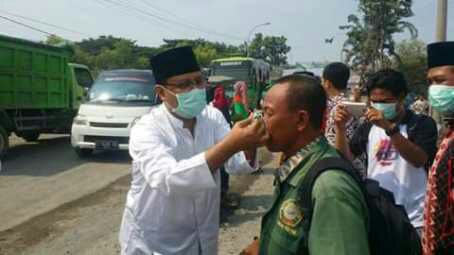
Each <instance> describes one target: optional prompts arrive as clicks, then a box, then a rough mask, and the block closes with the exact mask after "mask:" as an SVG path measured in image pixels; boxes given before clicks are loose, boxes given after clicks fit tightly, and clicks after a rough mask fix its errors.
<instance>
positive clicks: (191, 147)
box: [120, 104, 253, 255]
mask: <svg viewBox="0 0 454 255" xmlns="http://www.w3.org/2000/svg"><path fill="white" fill-rule="evenodd" d="M229 131H230V127H229V125H228V124H227V122H226V121H225V119H224V117H223V115H222V113H221V112H220V111H218V110H217V109H215V108H213V107H210V106H207V107H206V108H205V109H204V111H203V112H202V113H201V114H200V115H199V116H197V121H196V125H195V128H194V136H192V134H191V133H190V131H189V130H188V129H185V128H183V122H182V121H181V120H179V119H177V118H175V117H174V116H173V115H172V114H171V113H170V112H169V111H168V109H167V108H166V107H165V106H164V104H162V105H160V106H157V107H155V108H153V109H152V110H151V112H150V113H149V114H147V115H145V116H144V117H142V119H141V120H140V121H138V122H137V124H136V125H135V126H134V128H133V129H132V131H131V136H130V154H131V156H132V159H133V165H132V182H131V188H130V190H129V192H128V195H127V199H126V206H125V211H124V215H123V220H122V225H121V230H120V244H121V249H122V254H128V255H132V254H134V255H135V254H166V255H167V254H185V255H186V254H189V255H192V254H203V255H205V254H207V255H211V254H217V247H218V231H219V207H220V176H219V172H218V171H217V172H216V173H215V174H212V173H211V171H210V169H209V168H208V165H207V162H206V159H205V151H206V150H207V149H208V148H210V147H212V146H213V145H214V144H216V143H217V142H219V141H220V140H221V139H223V138H224V137H225V136H226V134H227V133H228V132H229ZM225 168H226V170H227V171H228V172H229V173H240V172H251V171H253V169H252V168H251V167H250V166H249V164H248V162H247V161H246V158H245V156H244V153H238V154H235V155H234V156H233V157H232V158H230V159H229V160H228V162H226V164H225Z"/></svg>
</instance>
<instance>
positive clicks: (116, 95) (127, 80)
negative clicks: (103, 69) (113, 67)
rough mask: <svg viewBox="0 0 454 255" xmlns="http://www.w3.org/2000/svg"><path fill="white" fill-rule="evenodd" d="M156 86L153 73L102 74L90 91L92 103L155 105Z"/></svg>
mask: <svg viewBox="0 0 454 255" xmlns="http://www.w3.org/2000/svg"><path fill="white" fill-rule="evenodd" d="M154 85H155V84H154V79H153V76H152V75H151V73H150V74H148V73H139V72H133V73H125V72H123V73H107V74H101V75H100V77H99V78H98V79H97V80H96V82H95V84H94V85H93V87H92V88H91V90H90V102H92V103H128V104H131V103H132V104H134V103H137V104H143V103H147V104H150V103H151V104H154V103H155V92H154Z"/></svg>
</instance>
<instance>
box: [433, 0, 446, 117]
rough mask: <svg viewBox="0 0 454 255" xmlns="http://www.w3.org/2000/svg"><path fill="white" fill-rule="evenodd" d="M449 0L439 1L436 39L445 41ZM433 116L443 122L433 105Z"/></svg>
mask: <svg viewBox="0 0 454 255" xmlns="http://www.w3.org/2000/svg"><path fill="white" fill-rule="evenodd" d="M447 23H448V0H438V2H437V28H436V35H435V41H437V42H444V41H446V31H447V27H448V24H447ZM431 116H432V118H433V119H434V120H435V121H436V122H437V123H439V124H441V123H442V117H441V115H440V113H438V112H437V111H435V110H434V109H433V108H432V107H431Z"/></svg>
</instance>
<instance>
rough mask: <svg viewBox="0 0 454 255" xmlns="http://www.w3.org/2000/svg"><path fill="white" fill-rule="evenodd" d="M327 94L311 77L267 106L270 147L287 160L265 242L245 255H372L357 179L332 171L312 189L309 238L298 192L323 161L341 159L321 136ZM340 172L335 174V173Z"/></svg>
mask: <svg viewBox="0 0 454 255" xmlns="http://www.w3.org/2000/svg"><path fill="white" fill-rule="evenodd" d="M325 108H326V95H325V92H324V91H323V88H322V87H321V86H320V84H319V83H318V81H317V80H315V79H314V78H312V77H309V76H287V77H284V78H281V79H280V80H278V81H277V84H276V85H275V86H273V87H272V89H271V90H270V91H269V92H268V94H267V96H266V98H265V100H264V104H263V111H264V121H265V124H266V127H267V130H268V133H269V136H270V139H269V141H268V143H267V147H268V149H269V150H270V151H272V152H283V153H284V155H285V157H286V160H285V161H284V163H283V164H282V165H281V166H280V168H279V169H278V170H277V173H276V180H275V194H274V202H273V204H272V206H271V207H270V209H269V211H268V212H267V213H266V214H265V216H264V217H263V220H262V230H261V235H260V239H259V240H256V241H254V242H253V243H252V244H251V245H250V246H249V247H248V248H247V249H246V250H245V251H244V252H243V254H267V255H277V254H279V255H286V254H303V255H305V254H309V255H334V254H336V255H344V254H345V255H356V254H357V255H368V254H369V245H368V238H367V236H368V234H367V233H368V210H367V205H366V203H365V201H364V196H363V194H362V192H361V189H360V187H359V186H358V184H357V183H356V182H355V180H354V179H353V178H352V177H350V176H349V175H348V174H346V173H344V172H341V171H327V172H325V173H323V174H321V175H320V176H319V177H318V178H317V180H316V181H315V184H314V187H313V190H312V201H313V213H312V216H311V217H312V218H311V220H310V229H309V233H308V235H307V236H305V234H304V233H303V226H302V224H303V222H304V217H308V215H304V214H303V212H302V210H301V197H300V196H301V195H300V193H299V192H298V191H299V190H300V187H301V183H302V181H303V179H304V176H305V174H306V173H307V172H308V171H309V169H310V168H311V167H312V166H313V165H314V164H315V163H316V162H317V161H318V160H320V159H323V158H326V157H339V154H338V153H337V151H336V150H335V149H334V148H333V147H331V146H330V145H329V144H328V142H327V140H326V138H325V137H324V136H323V134H322V131H321V128H320V127H321V124H322V120H323V112H324V111H325ZM334 170H335V169H334Z"/></svg>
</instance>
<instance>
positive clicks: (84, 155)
mask: <svg viewBox="0 0 454 255" xmlns="http://www.w3.org/2000/svg"><path fill="white" fill-rule="evenodd" d="M74 151H75V152H76V154H77V156H78V157H79V158H87V157H89V156H91V155H92V154H93V150H92V149H83V148H74Z"/></svg>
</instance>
